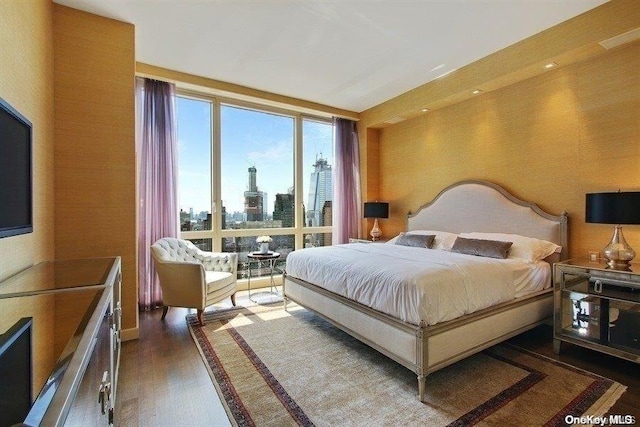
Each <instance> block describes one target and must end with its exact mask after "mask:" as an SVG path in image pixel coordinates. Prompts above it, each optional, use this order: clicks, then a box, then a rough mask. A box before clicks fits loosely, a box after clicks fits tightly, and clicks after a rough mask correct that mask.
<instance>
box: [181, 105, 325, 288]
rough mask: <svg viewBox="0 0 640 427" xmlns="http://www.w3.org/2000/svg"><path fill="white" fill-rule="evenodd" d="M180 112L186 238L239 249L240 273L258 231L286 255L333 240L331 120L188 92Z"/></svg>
mask: <svg viewBox="0 0 640 427" xmlns="http://www.w3.org/2000/svg"><path fill="white" fill-rule="evenodd" d="M176 111H177V123H178V161H179V200H180V229H181V236H182V237H183V238H185V239H189V240H191V241H193V242H194V243H195V244H196V245H197V246H198V247H200V248H202V249H204V250H213V251H225V252H237V253H238V254H239V265H238V275H239V278H240V279H242V278H245V277H246V275H247V268H248V267H249V264H248V262H247V254H248V253H249V252H252V251H255V250H257V249H258V243H257V242H256V239H257V238H258V236H264V235H267V236H270V237H271V239H272V242H271V243H270V250H273V251H277V252H280V253H281V254H282V255H281V260H285V259H286V257H287V255H288V254H289V252H291V251H292V250H295V249H297V248H303V247H311V246H324V245H330V244H331V203H332V199H333V186H332V183H333V179H332V166H333V163H334V162H333V126H332V124H331V122H330V120H329V119H323V118H319V117H310V116H306V115H303V114H301V113H299V112H295V111H288V110H278V109H274V108H266V107H261V106H257V105H251V104H245V103H240V102H232V101H228V100H220V99H218V98H215V97H208V96H203V95H194V94H190V93H189V94H186V93H181V94H179V96H178V97H177V100H176ZM255 274H258V275H260V274H267V270H265V269H263V270H262V271H254V270H252V276H254V275H255Z"/></svg>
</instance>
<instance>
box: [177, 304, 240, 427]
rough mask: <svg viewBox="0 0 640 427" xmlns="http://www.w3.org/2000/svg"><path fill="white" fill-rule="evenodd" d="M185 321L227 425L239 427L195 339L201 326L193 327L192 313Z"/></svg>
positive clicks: (235, 309) (226, 310)
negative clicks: (225, 416) (216, 394)
mask: <svg viewBox="0 0 640 427" xmlns="http://www.w3.org/2000/svg"><path fill="white" fill-rule="evenodd" d="M245 308H246V307H232V308H225V309H222V310H216V311H215V312H213V313H215V314H216V315H217V314H227V313H232V312H234V311H242V310H243V309H245ZM210 313H211V312H210ZM207 314H208V313H205V316H206V315H207ZM185 319H186V321H187V327H188V329H189V334H190V335H191V339H192V340H193V342H194V343H195V344H196V348H197V349H198V353H200V360H201V361H202V363H203V364H204V366H205V368H206V369H207V372H208V373H209V379H211V382H212V383H213V387H214V388H215V389H216V393H218V399H219V400H220V402H221V403H222V407H223V408H224V411H225V413H226V414H227V419H228V420H229V423H230V424H231V425H232V426H234V427H239V424H238V422H237V421H236V419H235V417H234V416H233V412H232V410H231V408H230V407H229V405H228V404H227V399H225V398H224V394H223V392H222V389H221V388H220V384H219V383H218V380H216V378H215V375H214V374H213V371H212V370H211V366H209V364H208V363H207V362H206V360H207V357H206V356H205V354H204V351H203V350H202V346H201V345H199V343H198V337H196V332H195V327H198V328H201V326H200V325H195V327H194V325H193V320H194V319H196V320H197V318H196V315H195V314H193V313H190V314H187V315H186V316H185Z"/></svg>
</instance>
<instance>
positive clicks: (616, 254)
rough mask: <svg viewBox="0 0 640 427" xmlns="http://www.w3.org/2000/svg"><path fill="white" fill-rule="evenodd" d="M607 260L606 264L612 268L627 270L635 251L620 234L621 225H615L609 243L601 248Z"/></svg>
mask: <svg viewBox="0 0 640 427" xmlns="http://www.w3.org/2000/svg"><path fill="white" fill-rule="evenodd" d="M602 253H603V255H604V257H605V258H606V259H607V260H608V262H607V265H608V266H609V267H611V268H612V269H614V270H628V269H629V268H630V267H631V265H630V264H631V260H632V259H633V258H634V257H635V256H636V252H635V251H634V250H633V249H632V248H631V246H629V244H628V243H627V241H626V240H625V238H624V235H623V234H622V227H621V226H620V225H616V227H615V229H614V230H613V236H612V237H611V241H610V242H609V244H608V245H607V246H606V247H605V248H604V249H603V250H602Z"/></svg>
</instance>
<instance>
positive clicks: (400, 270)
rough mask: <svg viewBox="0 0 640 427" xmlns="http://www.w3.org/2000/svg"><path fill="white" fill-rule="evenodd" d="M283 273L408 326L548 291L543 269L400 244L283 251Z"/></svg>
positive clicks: (546, 272) (547, 271)
mask: <svg viewBox="0 0 640 427" xmlns="http://www.w3.org/2000/svg"><path fill="white" fill-rule="evenodd" d="M286 270H287V275H289V276H292V277H296V278H299V279H302V280H305V281H307V282H309V283H312V284H315V285H318V286H321V287H323V288H325V289H327V290H329V291H332V292H334V293H336V294H339V295H342V296H344V297H347V298H350V299H352V300H355V301H358V302H359V303H361V304H364V305H366V306H368V307H371V308H373V309H375V310H378V311H381V312H383V313H387V314H389V315H391V316H394V317H396V318H399V319H401V320H402V321H404V322H408V323H412V324H415V325H418V324H420V321H421V320H424V321H425V322H426V324H427V325H434V324H436V323H439V322H444V321H447V320H451V319H455V318H457V317H459V316H462V315H464V314H467V313H472V312H474V311H477V310H481V309H483V308H487V307H490V306H492V305H495V304H498V303H501V302H504V301H509V300H512V299H514V298H516V297H518V296H522V295H525V294H527V293H530V292H535V291H538V290H542V289H544V288H546V287H549V285H550V283H551V280H550V274H551V273H550V267H549V264H548V263H546V262H544V261H540V262H537V263H532V262H527V261H523V260H520V259H504V260H503V259H493V258H485V257H478V256H472V255H463V254H458V253H453V252H448V251H442V250H434V249H426V248H415V247H408V246H400V245H385V244H369V243H350V244H345V245H335V246H327V247H319V248H309V249H303V250H298V251H294V252H291V253H290V254H289V255H288V256H287V267H286Z"/></svg>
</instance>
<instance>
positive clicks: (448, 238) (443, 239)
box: [387, 230, 458, 251]
mask: <svg viewBox="0 0 640 427" xmlns="http://www.w3.org/2000/svg"><path fill="white" fill-rule="evenodd" d="M406 234H421V235H425V234H433V235H434V236H436V237H435V239H433V243H432V244H431V249H438V250H441V251H449V250H451V247H452V246H453V243H454V242H455V241H456V237H458V235H457V234H455V233H449V232H446V231H435V230H413V231H408V232H407V233H406ZM398 237H399V235H398V236H396V237H394V238H393V239H391V240H389V241H388V242H387V243H390V244H392V245H393V244H395V243H396V240H398Z"/></svg>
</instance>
